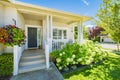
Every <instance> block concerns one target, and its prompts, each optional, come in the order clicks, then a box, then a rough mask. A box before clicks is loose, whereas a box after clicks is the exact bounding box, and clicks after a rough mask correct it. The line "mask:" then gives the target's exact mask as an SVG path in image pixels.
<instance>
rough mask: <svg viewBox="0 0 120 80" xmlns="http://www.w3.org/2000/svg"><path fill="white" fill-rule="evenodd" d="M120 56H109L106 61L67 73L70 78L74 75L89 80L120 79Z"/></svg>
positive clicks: (66, 76)
mask: <svg viewBox="0 0 120 80" xmlns="http://www.w3.org/2000/svg"><path fill="white" fill-rule="evenodd" d="M119 75H120V56H119V57H118V55H117V57H112V56H111V57H108V59H106V60H105V61H104V62H101V63H100V64H96V65H93V66H89V67H86V68H82V69H79V70H77V71H75V72H71V73H70V74H67V75H65V78H66V79H68V78H70V77H72V76H79V78H81V77H84V78H85V79H86V78H88V79H89V80H120V76H119Z"/></svg>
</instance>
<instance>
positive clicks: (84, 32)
mask: <svg viewBox="0 0 120 80" xmlns="http://www.w3.org/2000/svg"><path fill="white" fill-rule="evenodd" d="M83 38H84V39H88V28H87V27H86V26H83Z"/></svg>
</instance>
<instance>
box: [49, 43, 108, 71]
mask: <svg viewBox="0 0 120 80" xmlns="http://www.w3.org/2000/svg"><path fill="white" fill-rule="evenodd" d="M51 56H52V57H53V58H55V62H56V65H57V67H58V69H59V70H61V69H66V68H68V67H70V66H71V68H72V67H73V66H74V65H75V64H82V65H89V64H91V63H93V62H94V63H96V62H98V61H100V60H102V59H103V58H105V57H106V56H107V52H106V51H104V50H103V49H102V47H101V46H99V45H98V44H95V43H93V42H92V41H87V42H86V43H85V44H82V45H79V44H78V43H74V44H69V43H67V44H66V46H65V47H63V49H61V50H58V51H54V52H52V53H51Z"/></svg>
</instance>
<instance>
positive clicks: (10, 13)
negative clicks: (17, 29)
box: [4, 7, 19, 25]
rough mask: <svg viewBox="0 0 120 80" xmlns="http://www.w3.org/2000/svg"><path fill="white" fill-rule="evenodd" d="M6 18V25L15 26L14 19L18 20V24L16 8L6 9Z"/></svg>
mask: <svg viewBox="0 0 120 80" xmlns="http://www.w3.org/2000/svg"><path fill="white" fill-rule="evenodd" d="M4 16H5V17H4V22H5V25H10V24H11V25H14V21H13V19H14V20H16V24H17V23H19V22H17V10H16V9H15V8H12V7H6V8H5V14H4Z"/></svg>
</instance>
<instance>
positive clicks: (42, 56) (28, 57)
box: [21, 55, 45, 59]
mask: <svg viewBox="0 0 120 80" xmlns="http://www.w3.org/2000/svg"><path fill="white" fill-rule="evenodd" d="M33 58H45V55H34V56H22V58H21V59H33Z"/></svg>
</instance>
